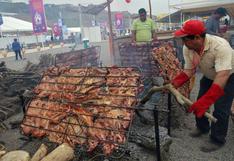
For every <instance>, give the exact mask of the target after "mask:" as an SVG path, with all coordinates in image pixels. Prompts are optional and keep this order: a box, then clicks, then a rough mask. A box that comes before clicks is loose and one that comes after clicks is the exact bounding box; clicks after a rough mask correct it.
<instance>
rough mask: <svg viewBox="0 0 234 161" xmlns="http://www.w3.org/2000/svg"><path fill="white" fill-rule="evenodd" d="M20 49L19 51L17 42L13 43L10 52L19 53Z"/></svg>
mask: <svg viewBox="0 0 234 161" xmlns="http://www.w3.org/2000/svg"><path fill="white" fill-rule="evenodd" d="M20 49H21V47H20V43H19V42H17V41H14V42H13V43H12V50H14V51H19V50H20Z"/></svg>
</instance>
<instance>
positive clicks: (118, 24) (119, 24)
mask: <svg viewBox="0 0 234 161" xmlns="http://www.w3.org/2000/svg"><path fill="white" fill-rule="evenodd" d="M115 28H116V29H123V14H122V13H116V14H115Z"/></svg>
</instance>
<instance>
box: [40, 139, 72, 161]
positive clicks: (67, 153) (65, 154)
mask: <svg viewBox="0 0 234 161" xmlns="http://www.w3.org/2000/svg"><path fill="white" fill-rule="evenodd" d="M73 158H74V150H73V149H72V148H71V147H70V146H69V145H68V144H66V143H63V144H62V145H60V146H58V147H57V148H56V149H55V150H53V151H52V152H51V153H49V154H48V155H47V156H46V157H44V158H43V159H42V160H41V161H70V160H72V159H73Z"/></svg>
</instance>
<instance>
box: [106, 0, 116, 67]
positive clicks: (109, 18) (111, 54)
mask: <svg viewBox="0 0 234 161" xmlns="http://www.w3.org/2000/svg"><path fill="white" fill-rule="evenodd" d="M111 2H113V0H107V8H108V20H109V30H110V33H109V45H110V58H111V65H113V63H114V56H115V53H114V43H113V31H112V20H111V8H110V4H111Z"/></svg>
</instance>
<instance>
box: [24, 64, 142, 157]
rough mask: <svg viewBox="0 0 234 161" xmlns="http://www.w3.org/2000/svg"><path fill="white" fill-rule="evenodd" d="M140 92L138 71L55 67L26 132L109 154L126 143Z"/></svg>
mask: <svg viewBox="0 0 234 161" xmlns="http://www.w3.org/2000/svg"><path fill="white" fill-rule="evenodd" d="M141 87H142V84H141V82H140V73H139V72H138V71H137V70H135V69H134V68H116V67H115V68H80V69H70V68H67V67H62V68H61V69H60V67H57V68H56V67H53V68H51V69H49V70H48V71H46V72H45V74H44V77H43V78H42V80H41V82H40V84H39V85H38V86H36V87H35V89H34V94H35V97H34V99H33V100H32V101H31V102H30V103H29V104H28V108H27V113H26V116H25V118H24V120H23V123H22V125H21V127H22V131H23V132H24V134H26V135H33V136H35V137H43V136H48V138H49V140H51V141H53V142H57V143H63V142H66V143H68V144H70V145H71V146H73V147H74V146H75V145H76V144H79V145H84V146H87V151H92V150H94V149H95V148H96V147H97V146H101V147H102V149H103V153H104V154H105V155H109V154H111V153H112V151H113V150H114V149H115V148H117V146H118V145H119V144H124V143H125V141H126V136H125V135H126V133H127V130H128V128H129V125H130V122H131V120H132V118H133V115H134V110H133V108H132V107H133V106H134V105H135V104H136V101H137V100H136V96H137V95H138V94H139V92H140V88H141Z"/></svg>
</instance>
